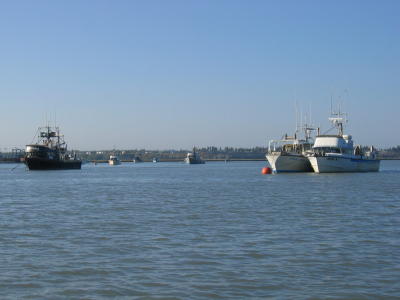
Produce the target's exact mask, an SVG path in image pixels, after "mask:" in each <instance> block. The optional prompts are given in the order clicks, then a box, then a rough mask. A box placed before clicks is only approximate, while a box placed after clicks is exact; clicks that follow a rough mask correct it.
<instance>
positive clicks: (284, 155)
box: [266, 125, 314, 173]
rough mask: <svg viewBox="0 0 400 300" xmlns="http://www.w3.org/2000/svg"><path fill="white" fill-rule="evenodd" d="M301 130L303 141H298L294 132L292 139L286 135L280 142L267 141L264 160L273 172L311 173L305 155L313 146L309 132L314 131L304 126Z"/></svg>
mask: <svg viewBox="0 0 400 300" xmlns="http://www.w3.org/2000/svg"><path fill="white" fill-rule="evenodd" d="M303 130H304V132H305V137H304V139H299V138H298V137H297V131H296V133H295V134H294V136H293V137H290V136H288V135H287V134H286V135H285V136H284V137H283V138H282V139H281V140H271V141H269V143H268V153H267V154H266V158H267V160H268V162H269V164H270V165H271V168H272V171H273V172H275V173H280V172H312V167H311V164H310V161H309V160H308V158H307V157H306V156H305V153H306V152H307V151H309V150H311V147H312V145H313V139H312V138H311V131H312V130H314V129H313V128H311V127H310V126H308V125H304V126H303Z"/></svg>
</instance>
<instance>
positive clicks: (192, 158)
mask: <svg viewBox="0 0 400 300" xmlns="http://www.w3.org/2000/svg"><path fill="white" fill-rule="evenodd" d="M185 163H187V164H192V165H197V164H205V161H204V160H202V159H201V157H200V155H199V154H198V153H197V152H196V148H195V147H193V151H192V152H189V153H188V154H187V155H186V157H185Z"/></svg>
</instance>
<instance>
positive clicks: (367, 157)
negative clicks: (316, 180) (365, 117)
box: [308, 111, 380, 173]
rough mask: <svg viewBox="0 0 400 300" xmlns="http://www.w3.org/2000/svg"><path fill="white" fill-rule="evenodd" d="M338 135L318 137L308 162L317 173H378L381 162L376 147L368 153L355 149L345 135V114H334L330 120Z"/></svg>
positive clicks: (371, 148) (361, 148) (309, 154)
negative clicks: (377, 156)
mask: <svg viewBox="0 0 400 300" xmlns="http://www.w3.org/2000/svg"><path fill="white" fill-rule="evenodd" d="M329 121H331V122H332V124H333V125H334V127H336V128H337V130H338V133H337V134H335V135H317V137H316V139H315V143H314V146H313V148H312V151H311V152H310V153H308V160H309V161H310V163H311V166H312V168H313V169H314V172H316V173H334V172H377V171H379V165H380V160H379V159H377V158H376V151H375V149H374V147H372V146H371V147H369V149H368V150H367V151H365V150H364V148H363V147H361V146H360V145H357V146H355V147H354V143H353V139H352V136H351V135H347V134H344V133H343V125H344V123H346V122H347V119H346V118H345V114H343V113H341V112H340V111H339V112H338V113H332V117H330V118H329Z"/></svg>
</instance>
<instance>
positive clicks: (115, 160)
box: [108, 155, 121, 166]
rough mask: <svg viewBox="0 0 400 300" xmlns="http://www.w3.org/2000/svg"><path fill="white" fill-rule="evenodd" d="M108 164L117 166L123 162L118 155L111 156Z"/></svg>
mask: <svg viewBox="0 0 400 300" xmlns="http://www.w3.org/2000/svg"><path fill="white" fill-rule="evenodd" d="M108 164H109V165H110V166H117V165H120V164H121V160H120V159H119V157H118V156H116V155H110V159H109V160H108Z"/></svg>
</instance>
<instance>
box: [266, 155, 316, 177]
mask: <svg viewBox="0 0 400 300" xmlns="http://www.w3.org/2000/svg"><path fill="white" fill-rule="evenodd" d="M267 160H268V162H269V164H270V165H271V167H272V170H273V171H274V172H276V173H279V172H312V168H311V165H310V162H309V161H308V159H307V157H304V156H302V155H281V153H279V152H278V153H269V154H267Z"/></svg>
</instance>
